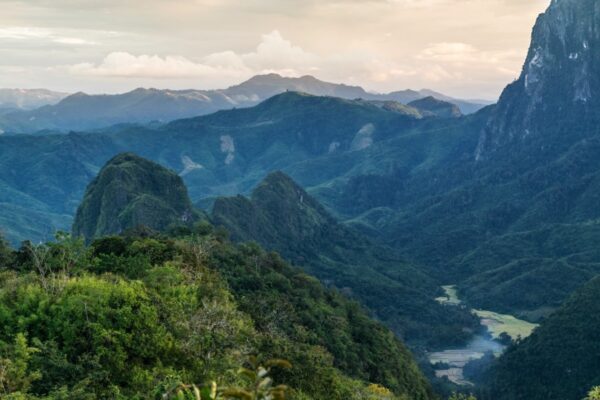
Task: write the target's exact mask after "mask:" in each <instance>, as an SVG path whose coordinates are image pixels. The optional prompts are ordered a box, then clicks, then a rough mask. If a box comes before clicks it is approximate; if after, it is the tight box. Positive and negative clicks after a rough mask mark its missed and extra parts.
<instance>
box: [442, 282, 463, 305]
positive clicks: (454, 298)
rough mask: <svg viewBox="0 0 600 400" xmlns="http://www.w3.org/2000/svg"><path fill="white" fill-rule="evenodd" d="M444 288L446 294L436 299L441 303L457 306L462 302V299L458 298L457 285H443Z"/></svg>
mask: <svg viewBox="0 0 600 400" xmlns="http://www.w3.org/2000/svg"><path fill="white" fill-rule="evenodd" d="M442 289H444V292H446V295H445V296H442V297H438V298H436V301H438V302H439V303H441V304H447V305H450V306H457V305H459V304H460V303H462V302H461V300H460V299H459V298H458V292H457V290H456V286H455V285H448V286H442Z"/></svg>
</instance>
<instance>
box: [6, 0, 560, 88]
mask: <svg viewBox="0 0 600 400" xmlns="http://www.w3.org/2000/svg"><path fill="white" fill-rule="evenodd" d="M548 3H549V0H235V1H234V0H0V5H1V7H2V8H1V10H2V11H1V12H0V87H21V88H33V87H46V88H50V89H54V90H62V91H68V92H74V91H86V92H90V93H115V92H122V91H127V90H131V89H134V88H136V87H140V86H144V87H158V88H173V89H182V88H199V89H212V88H221V87H227V86H229V85H232V84H235V83H238V82H240V81H242V80H244V79H247V78H249V77H251V76H252V75H255V74H259V73H265V72H278V73H281V74H283V75H290V76H300V75H306V74H311V75H314V76H316V77H318V78H321V79H324V80H329V81H333V82H345V83H349V84H357V85H361V86H364V87H366V88H367V89H369V90H373V91H380V92H385V91H392V90H399V89H405V88H413V89H420V88H431V89H435V90H439V91H442V92H445V93H447V94H451V95H455V96H461V97H467V98H487V99H494V98H495V97H496V96H498V94H499V93H500V91H501V90H502V88H503V87H504V85H505V84H506V83H508V82H510V81H512V80H513V79H514V78H516V77H517V75H518V73H519V71H520V69H521V66H522V63H523V60H524V57H525V54H526V51H527V47H528V44H529V39H530V33H531V28H532V26H533V23H534V22H535V18H536V16H537V15H538V14H539V13H540V12H542V11H543V10H544V9H545V8H546V6H547V5H548Z"/></svg>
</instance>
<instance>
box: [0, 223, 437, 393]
mask: <svg viewBox="0 0 600 400" xmlns="http://www.w3.org/2000/svg"><path fill="white" fill-rule="evenodd" d="M196 232H199V233H194V232H191V231H190V233H189V236H181V237H178V238H168V237H150V238H138V237H133V236H130V237H128V238H126V239H125V238H121V237H105V238H101V239H98V240H96V241H94V242H93V243H92V244H91V246H90V247H85V246H84V244H83V242H82V241H78V240H73V239H70V238H69V237H68V236H65V235H63V236H61V237H59V238H58V241H57V242H54V243H49V244H41V245H32V244H31V243H28V244H25V245H24V246H23V247H21V248H20V249H19V250H18V251H15V252H13V251H11V250H10V249H7V247H6V246H5V244H4V243H3V242H2V243H0V326H2V329H0V365H2V366H3V369H2V371H3V375H2V379H1V380H0V383H1V385H2V386H1V390H2V391H3V392H2V397H3V398H9V399H27V400H34V399H46V400H50V399H66V398H68V399H108V398H110V399H136V398H140V399H142V398H160V397H161V396H162V394H164V393H165V392H166V391H167V390H168V389H169V388H170V387H172V386H173V385H175V384H177V383H178V382H197V383H199V384H203V383H204V382H207V381H209V380H217V381H219V382H220V384H222V385H241V384H242V382H241V381H239V380H238V378H236V374H235V370H236V369H237V368H238V366H240V365H242V364H243V363H244V362H245V360H247V358H248V357H249V354H253V353H254V354H260V357H261V358H262V359H263V360H266V359H269V358H273V357H280V358H285V359H287V360H289V361H290V362H292V363H293V365H294V368H293V369H292V370H290V371H289V372H280V373H279V374H278V375H277V376H276V379H278V381H280V382H281V383H286V384H288V385H290V386H291V387H292V388H293V390H292V392H291V394H292V396H291V398H292V399H323V400H325V399H340V400H342V399H357V400H358V399H363V398H365V397H364V396H367V395H369V393H370V391H369V390H370V389H369V388H368V385H369V383H378V384H381V385H383V386H385V387H387V388H389V389H391V390H392V391H393V393H395V394H396V395H397V396H398V397H394V398H398V399H405V398H410V399H416V400H420V399H423V400H425V399H433V398H434V396H433V395H432V393H431V390H430V388H429V386H428V384H427V382H426V380H425V379H424V378H423V376H422V375H421V373H420V372H419V370H418V368H417V367H416V364H415V363H414V361H413V360H412V358H411V355H410V353H409V352H408V351H407V350H406V348H405V347H404V346H403V345H402V344H401V343H400V342H399V341H398V340H397V339H396V338H395V337H394V335H393V334H392V333H391V332H390V331H388V330H387V329H386V328H384V327H383V326H381V325H380V324H378V323H376V322H374V321H373V320H370V319H369V318H368V317H367V316H366V314H365V313H364V312H363V311H362V309H361V308H360V306H358V305H357V304H356V303H354V302H351V301H348V300H346V298H345V297H343V296H341V295H340V294H338V293H336V292H334V291H331V290H327V289H325V288H324V287H323V286H322V285H321V284H319V283H318V281H317V280H315V279H314V278H311V277H310V276H308V275H306V274H304V273H302V272H300V271H299V270H296V269H294V268H292V267H290V266H289V265H287V264H286V263H285V262H283V261H282V260H281V258H279V257H278V256H277V255H276V254H273V253H266V252H265V251H263V250H261V249H260V248H259V247H257V246H248V245H242V246H234V245H232V244H230V243H228V242H227V241H225V240H223V238H222V235H221V234H220V233H216V234H212V233H211V229H210V227H209V226H207V225H201V226H199V229H198V230H197V231H196ZM6 396H8V397H6ZM402 396H408V397H402Z"/></svg>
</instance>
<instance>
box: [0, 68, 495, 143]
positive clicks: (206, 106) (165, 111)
mask: <svg viewBox="0 0 600 400" xmlns="http://www.w3.org/2000/svg"><path fill="white" fill-rule="evenodd" d="M286 91H295V92H303V93H308V94H312V95H316V96H331V97H339V98H343V99H359V98H360V99H363V100H374V101H397V102H400V103H403V104H406V103H409V102H411V101H415V100H419V99H422V98H425V97H430V96H434V97H436V98H438V99H439V100H443V101H446V102H452V103H453V104H456V105H458V106H459V107H460V108H461V110H462V112H463V113H464V114H469V113H472V112H474V111H476V110H478V109H480V108H482V107H483V106H484V105H485V104H478V103H470V102H467V101H463V100H458V99H453V98H450V97H448V96H444V95H442V94H439V93H436V92H432V91H428V90H424V91H420V92H416V91H411V90H407V91H400V92H393V93H390V94H375V93H369V92H367V91H365V90H364V89H363V88H361V87H358V86H347V85H344V84H334V83H329V82H324V81H320V80H318V79H316V78H314V77H312V76H304V77H301V78H287V77H282V76H280V75H277V74H269V75H259V76H255V77H253V78H251V79H249V80H248V81H246V82H243V83H241V84H239V85H236V86H232V87H230V88H228V89H223V90H158V89H141V88H140V89H136V90H133V91H131V92H128V93H124V94H117V95H88V94H85V93H75V94H73V95H70V96H68V97H66V98H64V99H63V100H62V101H60V102H58V103H57V104H47V105H45V106H44V107H41V108H39V109H35V110H27V111H13V112H4V113H2V114H0V129H2V130H4V131H5V132H14V133H32V132H36V131H41V130H58V131H72V130H76V131H78V130H93V129H100V128H106V127H109V126H111V125H115V124H122V123H137V124H147V123H149V122H153V121H158V122H162V123H165V122H169V121H173V120H177V119H182V118H190V117H196V116H200V115H206V114H211V113H214V112H216V111H220V110H228V109H232V108H236V107H251V106H255V105H257V104H259V103H260V102H262V101H264V100H266V99H268V98H270V97H273V96H275V95H278V94H281V93H284V92H286ZM0 105H1V103H0ZM0 108H1V107H0ZM82 116H83V118H82Z"/></svg>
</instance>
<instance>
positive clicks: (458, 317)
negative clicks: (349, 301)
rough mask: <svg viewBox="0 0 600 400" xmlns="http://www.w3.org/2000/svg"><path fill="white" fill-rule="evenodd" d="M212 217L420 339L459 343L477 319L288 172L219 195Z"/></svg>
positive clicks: (403, 333) (235, 234)
mask: <svg viewBox="0 0 600 400" xmlns="http://www.w3.org/2000/svg"><path fill="white" fill-rule="evenodd" d="M212 219H213V221H214V223H215V224H216V225H223V226H225V227H226V228H227V229H228V230H229V231H231V232H232V236H233V238H234V239H237V240H241V241H250V240H256V241H258V242H259V243H261V244H262V245H263V246H265V247H267V248H270V249H272V250H276V251H278V252H280V253H281V254H282V255H283V256H284V257H286V258H287V259H289V260H291V261H292V262H293V264H295V265H299V266H302V267H303V268H304V269H306V270H307V271H308V272H309V273H311V274H313V275H315V276H317V277H318V278H319V279H321V280H322V281H323V282H326V283H327V284H329V285H332V286H334V287H337V288H338V289H340V290H342V291H344V292H345V293H347V294H350V295H351V296H353V297H355V298H356V299H358V300H359V301H361V302H362V303H363V304H364V305H366V306H367V307H368V308H369V310H371V311H372V313H373V314H374V315H376V316H377V318H378V319H380V320H382V321H383V322H385V323H386V324H387V325H388V326H389V327H391V328H392V329H393V330H394V331H395V332H396V333H397V334H398V335H399V336H400V337H402V338H403V339H405V340H407V341H409V342H410V343H412V344H414V345H416V344H427V345H429V346H440V345H444V344H453V343H456V344H459V343H461V341H463V340H465V339H467V338H468V337H469V335H470V332H469V331H468V330H465V329H468V328H470V329H471V330H475V329H476V328H477V326H478V322H477V320H476V319H475V318H474V317H473V316H472V315H471V314H470V313H469V312H467V311H466V310H464V309H461V308H458V307H446V306H442V305H440V304H439V303H438V302H436V301H435V300H434V297H435V293H437V291H438V290H439V284H437V283H436V282H434V281H432V280H431V279H430V278H428V277H427V276H426V275H424V274H423V273H422V272H421V271H419V269H418V268H416V267H414V266H412V265H410V264H408V263H406V262H405V261H403V260H402V259H401V258H400V257H399V256H398V255H397V254H396V253H395V251H394V250H392V249H390V248H386V247H382V246H378V245H376V244H374V243H372V242H371V241H370V240H369V239H368V238H367V237H365V236H363V235H361V234H359V233H356V232H354V231H353V230H352V229H349V228H348V227H346V226H344V225H342V224H340V223H338V222H337V221H336V220H335V219H334V218H333V217H332V216H331V215H330V214H329V213H328V212H327V211H325V209H324V208H323V207H322V206H321V205H320V204H319V203H318V202H317V201H316V200H315V199H314V198H312V197H311V196H310V195H309V194H308V193H306V192H305V191H304V190H303V189H302V188H301V187H299V186H298V185H297V184H296V183H295V182H294V181H293V180H291V179H290V178H289V177H288V176H286V175H285V174H283V173H280V172H278V173H273V174H271V175H269V176H268V177H267V178H266V179H265V180H264V181H263V182H262V183H261V184H260V185H259V186H258V187H257V188H256V189H255V190H254V191H253V193H252V197H251V199H246V198H244V197H241V196H238V197H235V198H229V199H226V198H221V199H218V200H217V201H216V202H215V205H214V207H213V213H212ZM471 332H472V331H471Z"/></svg>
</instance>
